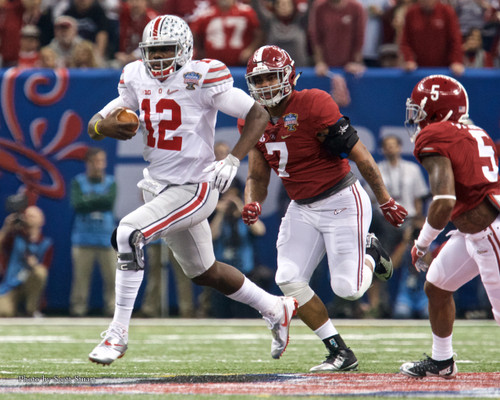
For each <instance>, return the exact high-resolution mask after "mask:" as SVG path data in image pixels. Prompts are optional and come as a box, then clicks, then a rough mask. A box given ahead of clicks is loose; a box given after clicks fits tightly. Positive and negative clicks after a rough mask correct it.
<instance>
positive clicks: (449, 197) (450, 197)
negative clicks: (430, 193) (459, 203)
mask: <svg viewBox="0 0 500 400" xmlns="http://www.w3.org/2000/svg"><path fill="white" fill-rule="evenodd" d="M441 199H447V200H456V199H457V197H456V196H454V195H452V194H437V195H435V196H434V197H433V198H432V200H441Z"/></svg>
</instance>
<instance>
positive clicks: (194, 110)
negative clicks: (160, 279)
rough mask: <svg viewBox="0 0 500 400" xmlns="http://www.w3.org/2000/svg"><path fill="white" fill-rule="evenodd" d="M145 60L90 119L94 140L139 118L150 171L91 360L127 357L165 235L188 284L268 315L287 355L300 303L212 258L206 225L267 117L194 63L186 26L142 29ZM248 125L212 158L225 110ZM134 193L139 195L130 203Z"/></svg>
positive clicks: (128, 222) (276, 342)
mask: <svg viewBox="0 0 500 400" xmlns="http://www.w3.org/2000/svg"><path fill="white" fill-rule="evenodd" d="M140 48H141V50H142V60H139V61H135V62H132V63H130V64H128V65H126V66H125V68H124V70H123V73H122V76H121V79H120V83H119V84H118V92H119V96H118V97H117V98H116V99H114V100H112V101H111V102H109V103H108V104H107V105H106V106H105V107H104V108H103V109H102V110H101V111H99V112H98V113H97V114H96V115H94V116H93V117H92V119H91V120H90V122H89V126H88V133H89V135H90V136H91V137H92V138H94V139H101V138H102V137H106V136H107V137H112V138H116V139H119V140H127V139H129V138H130V137H131V136H133V134H132V133H130V131H129V130H130V129H131V128H134V127H133V124H131V123H126V122H120V121H118V120H117V119H116V113H117V112H116V111H115V110H116V108H117V107H127V108H129V109H132V110H139V113H140V116H139V119H140V129H139V131H140V132H142V134H143V142H144V152H143V154H144V158H145V160H146V161H147V162H148V163H149V165H148V167H147V168H146V169H145V170H144V179H143V180H141V181H140V182H139V183H138V186H139V188H141V189H142V191H143V197H144V200H145V204H144V205H143V206H141V207H139V208H138V209H136V210H135V211H132V212H131V213H130V214H128V215H126V216H125V217H124V218H123V219H122V220H121V221H120V223H119V226H118V228H117V229H116V230H115V232H114V234H113V236H112V243H113V245H114V247H115V249H116V250H117V253H118V261H117V271H116V282H115V286H116V288H115V291H116V304H115V313H114V316H113V321H112V322H111V324H110V326H109V329H107V331H106V332H105V333H103V335H102V336H103V340H102V342H101V343H100V344H99V345H98V346H97V347H96V348H95V349H94V350H93V351H92V352H91V353H90V354H89V358H90V360H91V361H93V362H96V363H100V364H110V363H112V362H113V361H114V360H116V359H117V358H120V357H122V356H123V355H124V354H125V351H126V350H127V342H128V327H129V323H130V318H131V314H132V310H133V307H134V302H135V299H136V297H137V293H138V290H139V287H140V285H141V282H142V280H143V276H144V257H143V247H144V245H146V244H147V243H149V242H151V241H153V240H155V239H157V238H159V237H161V238H163V239H164V240H165V241H166V242H167V244H168V246H169V247H170V249H171V250H172V252H173V255H174V257H175V259H176V260H177V261H178V262H179V264H180V266H181V267H182V269H183V271H184V273H185V274H186V276H188V277H189V278H190V279H192V280H193V282H195V283H196V284H199V285H204V286H209V287H212V288H214V289H216V290H219V291H220V292H221V293H223V294H225V295H227V296H228V297H230V298H231V299H233V300H236V301H240V302H242V303H245V304H248V305H250V306H252V307H254V308H255V309H257V310H258V311H260V312H261V314H262V316H263V318H264V319H265V320H266V322H267V323H268V326H269V328H270V329H271V332H272V334H273V346H274V347H275V348H276V353H273V354H272V355H273V357H275V356H278V357H279V355H281V353H282V352H283V351H284V350H285V347H286V345H287V343H288V332H289V324H290V320H291V319H292V316H293V315H294V314H295V312H296V307H297V306H296V300H295V299H293V298H291V297H278V296H273V295H271V294H269V293H267V292H265V291H264V290H262V289H261V288H259V287H258V286H256V285H255V284H254V283H252V282H251V281H250V280H248V279H247V278H246V277H245V276H244V275H243V274H242V273H241V272H240V271H239V270H238V269H236V268H234V267H232V266H230V265H227V264H224V263H221V262H218V261H216V260H215V257H214V250H213V247H212V237H211V233H210V227H209V224H208V221H207V218H208V216H209V215H210V214H212V212H213V211H214V209H215V207H216V204H217V199H218V195H219V192H220V193H223V192H224V191H226V190H227V189H228V188H229V186H230V184H231V181H232V180H233V178H234V176H235V175H236V171H237V169H238V167H239V164H240V160H241V159H242V158H243V157H245V156H246V154H247V153H248V151H249V150H250V148H251V147H252V146H254V145H255V143H256V142H257V141H258V139H259V138H260V137H261V136H262V133H263V132H264V129H265V127H266V124H267V121H268V120H269V116H268V114H267V113H266V111H265V110H264V109H263V108H262V106H260V105H259V104H257V103H256V102H255V101H254V100H253V99H252V98H251V97H250V96H248V95H247V94H246V93H245V92H243V91H242V90H240V89H237V88H234V87H233V78H232V76H231V73H230V72H229V69H228V68H227V67H226V66H225V65H224V64H223V63H222V62H220V61H217V60H201V61H194V60H192V59H191V58H192V52H193V37H192V34H191V31H190V30H189V27H188V25H187V24H186V22H184V21H183V20H182V19H181V18H179V17H176V16H171V15H165V16H160V17H157V18H155V19H154V20H152V21H151V22H149V23H148V25H147V26H146V27H145V28H144V33H143V39H142V42H141V43H140ZM218 111H222V112H224V113H226V114H229V115H231V116H233V117H237V118H244V119H245V121H246V122H247V126H246V127H245V128H246V129H245V131H244V132H243V134H242V135H241V137H240V138H239V140H238V142H237V143H236V145H235V146H234V148H233V149H232V151H231V153H230V154H229V155H228V156H227V157H226V158H224V159H223V160H220V161H218V162H215V161H214V160H215V155H214V134H215V122H216V117H217V112H218ZM133 193H135V189H134V188H131V195H133Z"/></svg>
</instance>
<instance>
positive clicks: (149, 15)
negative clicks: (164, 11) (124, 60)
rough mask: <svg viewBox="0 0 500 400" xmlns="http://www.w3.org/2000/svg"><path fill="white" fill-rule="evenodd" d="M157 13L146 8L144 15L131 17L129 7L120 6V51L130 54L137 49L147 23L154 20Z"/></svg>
mask: <svg viewBox="0 0 500 400" xmlns="http://www.w3.org/2000/svg"><path fill="white" fill-rule="evenodd" d="M157 16H158V13H157V12H156V11H155V10H153V9H151V8H148V9H147V10H146V12H145V13H144V15H141V16H137V15H132V13H131V10H130V6H129V5H128V4H127V3H123V4H122V9H121V12H120V47H119V48H120V51H123V52H125V53H132V52H133V51H135V50H136V49H137V48H138V47H139V43H140V42H141V40H142V32H143V30H144V27H145V26H146V25H147V24H148V22H149V21H151V20H153V19H155V18H156V17H157Z"/></svg>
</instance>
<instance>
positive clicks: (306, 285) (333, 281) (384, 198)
mask: <svg viewBox="0 0 500 400" xmlns="http://www.w3.org/2000/svg"><path fill="white" fill-rule="evenodd" d="M246 79H247V84H248V89H249V91H250V94H251V95H252V96H253V97H254V98H255V99H256V100H258V101H259V102H260V103H261V104H262V105H264V106H265V107H266V109H267V110H268V112H269V114H270V116H271V120H270V122H269V123H268V125H267V128H266V131H265V133H264V135H263V136H262V138H261V139H260V141H259V142H258V143H257V145H256V146H255V147H254V148H252V150H250V153H249V171H248V177H247V181H246V187H245V203H246V204H245V206H244V208H243V212H242V217H243V221H245V223H247V224H248V225H251V224H254V223H255V222H257V221H258V218H259V215H260V213H261V203H262V202H263V201H264V200H265V199H266V197H267V190H268V184H269V179H270V174H271V169H273V170H274V171H275V172H276V174H278V176H279V177H281V179H282V182H283V185H284V186H285V189H286V190H287V192H288V195H289V197H290V199H291V200H292V201H291V202H290V205H289V206H288V209H287V212H286V214H285V217H284V218H283V219H282V222H281V226H280V231H279V235H278V240H277V244H276V247H277V249H278V269H277V272H276V278H275V279H276V283H277V284H278V286H279V287H280V289H281V291H282V292H283V293H284V294H285V295H286V296H294V297H295V298H296V299H297V301H298V303H299V309H298V315H299V317H300V318H301V319H302V320H303V321H304V323H305V324H306V325H307V326H308V327H309V328H310V329H311V330H313V331H314V333H315V334H316V335H317V336H318V337H319V338H320V339H321V340H322V341H323V343H324V345H325V346H326V348H327V351H328V355H327V358H326V360H325V361H324V362H323V363H321V364H319V365H317V366H315V367H313V368H311V371H313V372H322V371H323V372H324V371H349V370H353V369H356V368H357V366H358V360H357V358H356V356H355V355H354V353H353V351H352V350H351V349H349V348H348V347H347V346H346V345H345V343H344V341H343V339H342V338H341V336H340V335H339V333H338V331H337V330H336V329H335V327H334V325H333V324H332V322H331V320H330V318H329V316H328V312H327V309H326V307H325V305H324V304H323V302H322V301H321V299H320V298H319V296H318V295H317V294H315V293H314V291H313V290H312V288H311V287H310V280H311V276H312V275H313V272H314V271H315V270H316V268H317V266H318V264H319V262H320V261H321V259H322V258H323V256H324V255H325V253H326V254H327V257H328V264H329V270H330V285H331V288H332V290H333V292H334V293H335V294H336V295H337V296H339V297H342V298H344V299H347V300H352V301H353V300H357V299H359V298H361V297H362V296H363V294H364V293H365V292H366V291H367V290H368V288H369V287H370V285H371V283H372V277H373V274H375V275H376V276H377V277H379V278H380V279H383V280H387V279H389V278H390V277H391V276H392V263H391V260H390V258H389V255H388V254H387V253H386V252H385V250H383V249H382V247H381V245H380V243H379V241H378V240H377V238H376V237H375V236H374V235H372V234H370V235H369V234H368V227H369V225H370V220H371V214H372V211H371V204H370V198H369V196H368V194H367V193H366V192H365V191H364V189H363V188H362V187H361V185H360V183H359V182H358V180H357V179H356V177H355V176H354V174H353V173H352V171H351V168H350V166H349V160H348V158H349V159H350V160H352V161H353V162H354V163H356V165H357V167H358V169H359V171H360V173H361V174H362V176H363V177H364V178H365V179H366V181H367V182H368V183H369V185H370V187H371V188H372V190H373V192H374V193H375V195H376V198H377V201H378V202H379V204H380V205H381V206H380V207H381V208H382V211H383V212H384V215H385V216H386V218H387V219H388V220H389V221H391V223H393V224H395V225H396V226H399V225H401V224H402V223H403V221H404V218H405V216H406V210H405V209H404V208H403V207H402V206H400V205H399V204H398V203H397V202H395V201H394V199H393V198H392V197H390V195H389V192H388V191H387V189H386V188H385V185H384V182H383V180H382V177H381V175H380V172H379V170H378V168H377V164H376V163H375V161H374V160H373V157H372V156H371V154H370V153H369V152H368V150H367V149H366V147H365V146H364V144H363V143H362V142H361V141H360V140H359V138H358V136H357V133H356V131H355V130H354V128H353V127H352V126H351V125H350V122H349V119H348V118H347V117H344V116H342V114H341V113H340V111H339V108H338V106H337V104H336V103H335V102H334V101H333V99H332V97H331V96H330V95H329V94H328V93H326V92H324V91H321V90H316V89H311V90H304V91H296V90H294V86H295V67H294V64H293V60H292V59H291V58H290V56H289V55H288V53H287V52H285V51H284V50H283V49H280V48H279V47H276V46H264V47H263V48H260V49H258V50H257V51H256V52H255V53H254V55H253V56H252V58H250V60H249V61H248V67H247V74H246ZM243 125H244V123H243V121H241V120H240V121H239V126H240V127H241V126H243ZM365 247H366V251H365Z"/></svg>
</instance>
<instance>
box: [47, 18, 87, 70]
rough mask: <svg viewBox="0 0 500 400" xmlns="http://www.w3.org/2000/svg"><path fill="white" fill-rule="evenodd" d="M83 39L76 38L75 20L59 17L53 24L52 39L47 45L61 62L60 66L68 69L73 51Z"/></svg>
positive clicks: (76, 27) (76, 26) (76, 25)
mask: <svg viewBox="0 0 500 400" xmlns="http://www.w3.org/2000/svg"><path fill="white" fill-rule="evenodd" d="M82 40H83V39H82V38H81V37H80V36H78V24H77V22H76V19H74V18H73V17H69V16H67V15H61V16H59V17H57V18H56V20H55V22H54V39H52V41H51V42H50V44H49V47H50V48H51V49H53V50H54V51H55V52H56V54H57V55H58V57H59V58H60V60H61V64H62V66H65V67H68V66H69V62H70V59H71V57H72V54H73V50H74V48H75V47H76V45H77V44H78V43H80V42H81V41H82Z"/></svg>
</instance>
